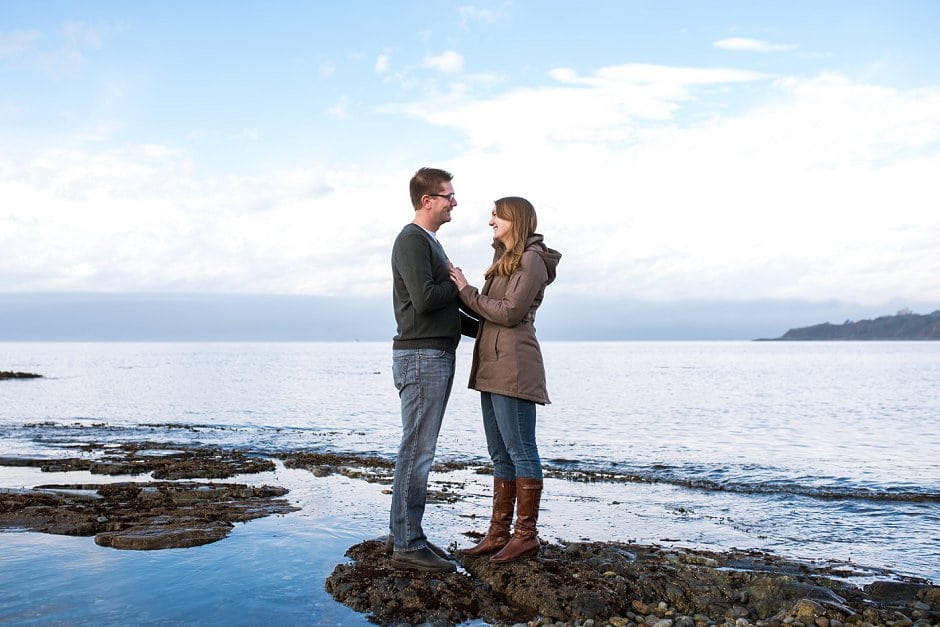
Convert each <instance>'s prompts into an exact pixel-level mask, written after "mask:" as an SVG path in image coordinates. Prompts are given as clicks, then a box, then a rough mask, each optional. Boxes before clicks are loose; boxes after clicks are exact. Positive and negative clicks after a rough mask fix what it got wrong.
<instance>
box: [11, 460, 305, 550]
mask: <svg viewBox="0 0 940 627" xmlns="http://www.w3.org/2000/svg"><path fill="white" fill-rule="evenodd" d="M72 448H76V449H78V452H79V453H80V454H81V455H82V456H80V457H66V458H59V459H35V458H27V457H0V466H18V467H31V468H39V469H41V470H42V471H43V472H69V471H76V470H83V471H88V472H90V473H92V474H99V475H108V476H115V475H140V474H145V473H148V474H150V476H151V477H152V478H154V479H161V480H163V481H146V482H122V483H112V484H61V485H43V486H39V487H36V488H33V489H30V490H10V489H0V528H15V529H30V530H32V531H41V532H44V533H52V534H59V535H72V536H94V537H95V542H96V543H97V544H99V545H102V546H109V547H113V548H116V549H136V550H149V549H170V548H180V547H190V546H198V545H201V544H208V543H210V542H215V541H217V540H221V539H222V538H224V537H226V536H227V535H228V534H229V532H231V530H232V528H233V527H234V523H236V522H244V521H248V520H252V519H254V518H262V517H264V516H269V515H271V514H283V513H287V512H292V511H296V510H297V509H298V508H297V507H294V506H291V505H290V504H289V503H288V502H287V501H286V500H284V499H282V498H280V497H283V496H284V495H286V494H287V492H288V490H287V489H286V488H282V487H272V486H260V487H253V486H247V485H242V484H235V483H201V482H193V481H173V480H181V479H224V478H227V477H234V476H236V475H240V474H252V473H259V472H264V471H270V470H274V462H272V461H271V460H270V459H267V458H263V457H261V456H258V455H251V454H246V453H243V452H241V451H237V450H226V449H221V448H216V447H178V446H176V445H173V444H167V443H158V442H137V443H125V444H100V443H91V444H84V445H81V446H78V447H72Z"/></svg>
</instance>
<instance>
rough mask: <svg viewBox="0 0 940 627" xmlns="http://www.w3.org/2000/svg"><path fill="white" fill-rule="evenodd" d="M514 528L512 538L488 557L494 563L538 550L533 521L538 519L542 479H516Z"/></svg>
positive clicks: (519, 557) (512, 559) (532, 553)
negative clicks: (516, 503) (498, 550)
mask: <svg viewBox="0 0 940 627" xmlns="http://www.w3.org/2000/svg"><path fill="white" fill-rule="evenodd" d="M516 498H517V500H518V505H517V512H516V528H515V529H514V530H513V534H512V539H511V540H510V541H509V544H507V545H506V546H504V547H503V548H502V550H500V552H499V553H497V554H496V555H493V556H491V557H490V561H491V562H492V563H494V564H504V563H505V562H512V561H514V560H517V559H521V558H523V557H528V556H530V555H535V554H536V553H538V550H539V537H538V534H537V533H536V530H535V523H537V522H538V519H539V502H540V501H541V499H542V480H541V479H526V478H522V477H519V478H517V479H516Z"/></svg>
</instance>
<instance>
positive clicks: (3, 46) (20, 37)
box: [0, 30, 41, 59]
mask: <svg viewBox="0 0 940 627" xmlns="http://www.w3.org/2000/svg"><path fill="white" fill-rule="evenodd" d="M40 37H41V35H40V33H39V31H34V30H33V31H17V32H13V33H0V59H4V58H7V59H9V58H13V57H16V56H19V55H21V54H23V53H24V52H26V51H28V50H31V49H32V48H33V46H34V44H35V43H36V42H37V41H38V40H39V39H40Z"/></svg>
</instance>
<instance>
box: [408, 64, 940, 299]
mask: <svg viewBox="0 0 940 627" xmlns="http://www.w3.org/2000/svg"><path fill="white" fill-rule="evenodd" d="M553 77H554V78H555V79H557V80H559V81H560V82H562V83H563V84H564V85H568V87H559V86H553V87H544V88H540V89H525V90H516V91H514V92H511V93H508V94H504V95H502V96H500V97H496V98H492V99H489V100H483V101H467V102H459V103H452V104H451V105H450V106H449V107H448V106H443V107H442V106H440V105H441V103H436V104H437V107H436V108H435V109H430V108H425V107H423V106H422V105H420V104H415V105H413V106H412V107H409V108H406V110H407V111H409V113H411V114H412V115H418V116H421V117H423V118H424V119H426V120H427V121H428V122H430V123H433V124H442V125H448V126H453V127H455V128H458V129H460V130H461V131H462V132H463V133H464V134H465V136H466V138H467V143H468V146H469V151H468V152H467V153H465V154H464V155H463V156H461V157H459V158H457V159H455V163H454V165H453V168H454V171H455V172H458V173H459V172H466V173H472V177H473V180H474V181H476V182H477V184H478V185H485V186H487V187H488V189H489V190H491V191H490V192H489V195H488V198H486V197H484V198H481V199H473V201H472V202H473V206H472V207H471V206H468V203H467V202H462V203H461V204H462V205H463V207H465V208H466V209H470V211H467V214H470V213H471V212H473V213H474V214H476V213H480V212H481V208H480V207H481V206H482V207H485V206H486V204H487V203H488V202H489V199H492V198H495V197H498V196H501V195H510V194H521V195H524V196H528V197H530V199H532V200H533V201H534V202H536V206H537V207H539V208H540V216H541V219H540V222H541V223H542V225H543V229H544V230H545V231H546V237H548V238H549V239H550V240H553V241H554V242H555V243H556V244H557V246H558V247H559V248H560V249H561V250H562V252H565V253H567V254H566V259H565V262H564V264H563V267H562V268H561V270H560V273H561V278H560V280H559V286H558V287H556V289H559V290H560V289H564V290H568V291H584V292H589V293H605V294H620V295H632V296H635V297H639V298H652V299H672V298H713V297H719V298H731V299H734V298H774V297H786V298H789V297H809V298H817V299H829V298H844V299H849V300H854V301H856V302H879V301H884V300H888V299H890V298H893V297H904V298H922V297H923V296H924V294H935V293H938V290H940V258H938V257H937V255H936V254H935V253H931V252H928V251H929V250H930V248H931V246H930V242H931V241H934V242H936V241H937V235H938V234H940V212H936V211H935V207H933V206H932V203H931V198H933V197H934V194H933V192H932V188H931V183H930V182H929V181H930V180H931V177H930V176H929V175H928V172H930V171H931V169H933V170H934V171H936V170H937V168H940V155H938V154H937V151H936V146H937V144H938V142H940V91H937V90H917V91H910V92H900V91H897V90H892V89H886V88H881V87H876V86H871V85H865V84H858V83H854V82H852V81H849V80H848V79H845V78H844V77H839V76H834V75H822V76H819V77H818V78H815V79H812V80H801V79H788V80H780V81H776V82H771V81H768V80H766V79H764V78H763V77H761V76H760V75H755V74H752V73H747V72H737V71H729V70H699V69H683V68H658V67H653V66H622V67H612V68H605V69H603V70H600V71H598V72H595V73H594V74H592V75H590V76H579V75H577V74H576V73H574V72H571V71H556V72H554V73H553ZM735 84H742V85H747V86H751V87H753V86H754V85H755V84H760V85H762V86H763V87H764V88H765V89H767V90H768V92H767V94H766V97H765V102H767V103H768V104H764V105H762V106H758V107H755V108H753V109H751V110H749V111H745V112H743V113H740V114H739V113H735V114H727V115H724V116H722V115H712V116H708V117H705V118H701V119H696V118H688V117H687V116H685V115H684V113H685V112H684V109H685V108H688V107H694V106H698V105H700V104H701V100H702V99H707V98H718V99H721V97H722V96H721V92H720V91H716V89H717V88H719V87H721V86H723V85H724V86H727V85H735ZM546 102H551V103H552V106H551V107H545V106H544V103H546ZM458 183H459V181H458ZM458 187H459V185H458ZM465 199H466V197H465ZM466 209H465V210H466ZM459 210H460V207H458V212H459ZM484 210H485V209H484ZM455 215H456V216H458V217H457V218H456V221H455V224H454V225H449V226H448V227H447V228H448V229H450V231H449V233H448V235H452V236H453V237H454V239H455V240H456V241H457V244H456V245H455V246H454V247H453V250H452V257H453V258H455V259H458V260H460V259H470V262H463V265H465V266H473V267H475V269H476V271H477V272H482V269H483V268H485V265H486V262H487V261H488V259H486V253H485V250H486V249H485V238H486V234H487V232H486V230H485V227H484V225H483V224H482V223H481V219H480V218H479V217H477V220H476V222H477V223H476V224H474V223H473V218H472V216H471V215H467V219H466V221H464V220H461V219H460V218H461V216H462V214H460V213H457V214H455ZM445 237H446V236H445ZM449 251H451V249H450V248H449ZM465 269H466V268H465ZM565 277H572V279H571V280H570V281H568V280H566V279H565Z"/></svg>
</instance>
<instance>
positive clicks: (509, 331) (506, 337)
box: [460, 233, 561, 405]
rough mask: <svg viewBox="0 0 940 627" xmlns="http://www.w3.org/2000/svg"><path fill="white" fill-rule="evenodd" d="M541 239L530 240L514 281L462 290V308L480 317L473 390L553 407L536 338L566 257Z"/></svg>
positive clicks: (511, 278) (498, 279)
mask: <svg viewBox="0 0 940 627" xmlns="http://www.w3.org/2000/svg"><path fill="white" fill-rule="evenodd" d="M542 240H543V238H542V236H541V235H539V234H538V233H534V234H533V235H532V236H530V237H529V239H528V240H527V241H526V247H525V252H523V253H522V265H520V266H519V268H518V269H517V270H516V271H515V272H514V273H513V274H512V275H511V276H508V277H505V276H496V277H492V278H490V279H487V281H486V283H485V284H484V285H483V290H482V291H480V290H478V289H477V288H475V287H473V286H472V285H467V286H466V287H464V288H463V289H462V290H461V291H460V299H461V300H462V301H463V303H464V304H465V305H466V306H467V307H469V308H470V309H472V310H473V311H475V312H476V313H477V314H478V315H479V316H480V328H479V331H478V332H477V339H476V343H475V344H474V345H473V363H472V365H471V366H470V383H469V385H468V387H470V388H471V389H474V390H478V391H480V392H492V393H495V394H502V395H503V396H512V397H514V398H521V399H525V400H529V401H534V402H536V403H539V404H542V405H546V404H548V403H549V402H550V401H549V400H548V390H547V389H546V386H545V366H544V364H543V362H542V351H541V349H540V348H539V342H538V339H536V337H535V311H536V310H537V309H538V308H539V305H541V304H542V297H543V295H544V293H545V286H546V285H548V284H549V283H551V282H552V281H554V280H555V269H556V268H557V266H558V262H559V261H560V260H561V253H559V252H558V251H556V250H552V249H551V248H548V247H546V246H545V244H544V242H543V241H542ZM499 254H500V253H499V251H497V253H496V255H497V256H498V255H499ZM494 260H495V257H494Z"/></svg>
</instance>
